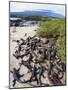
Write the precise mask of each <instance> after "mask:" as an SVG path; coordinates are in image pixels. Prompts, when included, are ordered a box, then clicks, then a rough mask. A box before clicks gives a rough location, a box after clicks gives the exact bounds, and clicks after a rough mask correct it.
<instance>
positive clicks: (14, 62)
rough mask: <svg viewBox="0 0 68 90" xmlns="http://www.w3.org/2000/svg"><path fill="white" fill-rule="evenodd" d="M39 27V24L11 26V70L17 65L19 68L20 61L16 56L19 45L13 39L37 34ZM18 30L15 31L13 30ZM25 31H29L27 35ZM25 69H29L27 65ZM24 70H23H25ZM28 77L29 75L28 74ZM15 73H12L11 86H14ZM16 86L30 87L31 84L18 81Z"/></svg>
mask: <svg viewBox="0 0 68 90" xmlns="http://www.w3.org/2000/svg"><path fill="white" fill-rule="evenodd" d="M37 28H38V25H34V26H26V27H10V71H12V70H13V68H14V67H15V68H16V69H18V68H19V63H20V60H19V61H18V60H17V59H16V58H15V57H14V56H13V53H14V50H15V47H16V46H17V43H16V42H12V41H13V40H20V38H23V39H26V38H27V37H28V36H34V35H35V31H34V30H36V29H37ZM14 30H15V31H16V32H13V31H14ZM25 33H27V37H25V36H24V35H25ZM23 70H25V71H26V70H27V69H26V68H25V67H23ZM23 70H22V71H21V72H23ZM26 77H27V76H26ZM12 81H13V75H12V73H10V87H11V88H12V84H13V82H12ZM15 87H30V85H29V84H20V83H18V82H17V83H16V85H15Z"/></svg>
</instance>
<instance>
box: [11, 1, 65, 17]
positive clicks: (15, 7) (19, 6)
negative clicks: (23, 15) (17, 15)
mask: <svg viewBox="0 0 68 90" xmlns="http://www.w3.org/2000/svg"><path fill="white" fill-rule="evenodd" d="M40 9H44V10H52V11H54V12H56V13H59V14H62V15H64V16H65V6H64V5H54V4H53V5H52V4H37V3H20V2H11V3H10V12H20V11H25V10H31V11H33V10H40Z"/></svg>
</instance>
